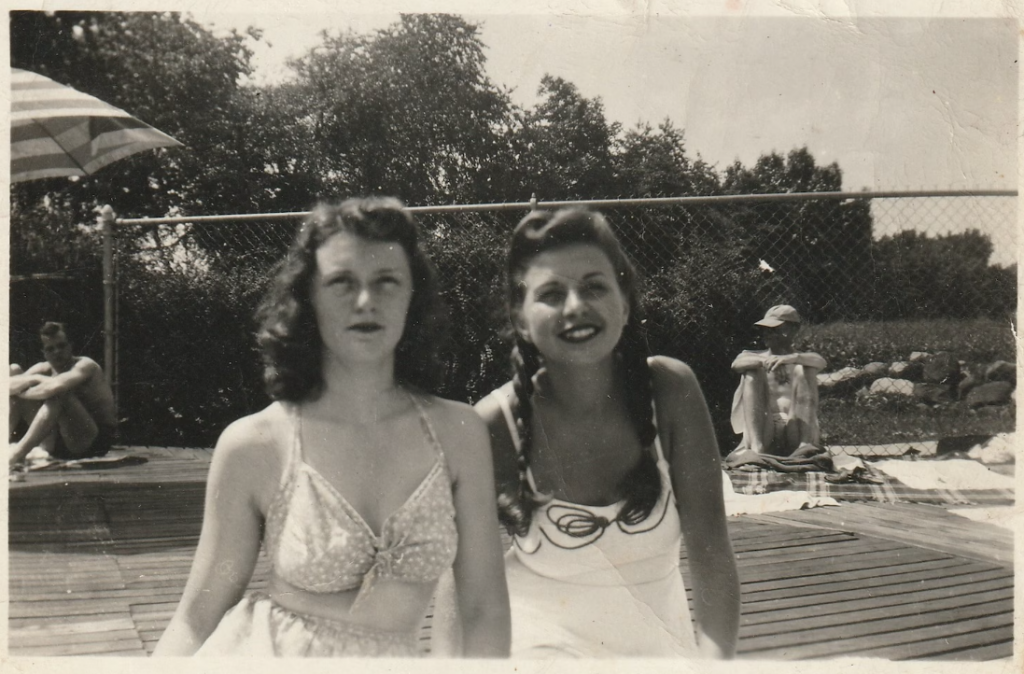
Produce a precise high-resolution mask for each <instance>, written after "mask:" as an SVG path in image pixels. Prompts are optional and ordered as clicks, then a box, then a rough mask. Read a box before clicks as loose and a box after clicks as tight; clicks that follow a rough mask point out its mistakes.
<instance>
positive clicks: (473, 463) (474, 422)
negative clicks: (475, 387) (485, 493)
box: [424, 396, 491, 483]
mask: <svg viewBox="0 0 1024 674" xmlns="http://www.w3.org/2000/svg"><path fill="white" fill-rule="evenodd" d="M424 409H425V411H426V413H427V415H428V416H429V418H430V422H431V426H432V427H433V429H434V432H435V433H436V434H437V441H438V442H439V443H440V444H441V449H442V450H443V451H444V456H445V461H446V463H447V464H448V469H449V471H450V472H451V476H452V480H453V482H455V483H458V482H459V480H460V477H462V476H466V475H469V476H471V477H472V476H479V475H480V474H482V473H483V472H487V473H489V472H490V460H491V452H490V438H489V437H488V435H487V427H486V426H485V425H484V422H483V420H482V419H481V418H480V416H479V415H478V414H477V413H476V412H475V411H474V410H473V408H472V407H470V406H469V405H467V404H466V403H461V402H456V401H454V400H446V399H444V398H438V397H436V396H426V397H425V404H424Z"/></svg>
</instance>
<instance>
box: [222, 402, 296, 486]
mask: <svg viewBox="0 0 1024 674" xmlns="http://www.w3.org/2000/svg"><path fill="white" fill-rule="evenodd" d="M292 437H293V436H292V427H291V421H290V419H289V418H288V414H287V411H286V410H285V408H284V407H283V406H282V405H281V404H280V403H273V404H271V405H270V406H269V407H266V408H264V409H263V410H260V411H259V412H256V413H255V414H250V415H248V416H245V417H242V418H241V419H238V420H237V421H234V422H232V423H231V424H230V425H229V426H228V427H227V428H225V429H224V432H223V433H221V435H220V438H219V439H218V440H217V446H216V447H215V448H214V450H213V464H212V466H211V468H210V470H211V479H213V478H214V477H216V476H221V475H223V476H225V477H229V479H230V481H232V482H234V481H235V480H239V481H240V482H242V483H243V484H246V483H247V484H248V485H250V486H252V487H253V489H254V491H257V492H258V490H260V489H261V488H262V486H264V485H267V484H276V483H277V479H276V478H277V477H278V476H279V474H280V470H281V467H282V465H283V463H284V458H285V453H286V451H287V449H288V447H289V445H290V442H291V439H292Z"/></svg>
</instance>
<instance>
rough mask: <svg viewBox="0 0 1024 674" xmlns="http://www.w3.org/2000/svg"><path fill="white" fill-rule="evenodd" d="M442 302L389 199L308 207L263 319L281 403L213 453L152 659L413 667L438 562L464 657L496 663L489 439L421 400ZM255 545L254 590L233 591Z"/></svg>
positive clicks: (502, 630)
mask: <svg viewBox="0 0 1024 674" xmlns="http://www.w3.org/2000/svg"><path fill="white" fill-rule="evenodd" d="M440 309H441V307H440V302H439V299H438V294H437V285H436V281H435V275H434V271H433V267H432V265H431V264H430V261H429V260H428V258H427V257H426V254H425V253H424V251H423V249H422V247H421V245H420V243H419V238H418V233H417V229H416V226H415V223H414V221H413V218H412V215H411V214H410V213H409V211H407V210H406V209H405V208H404V207H403V206H402V204H401V203H400V202H399V201H398V200H396V199H391V198H379V197H373V198H365V199H349V200H348V201H345V202H343V203H341V204H340V205H322V206H320V207H318V208H316V209H315V210H314V211H313V213H312V214H311V216H310V218H309V219H308V220H307V221H306V223H305V224H304V226H303V227H302V229H301V231H300V232H299V235H298V237H297V238H296V240H295V242H294V244H293V245H292V247H291V249H290V250H289V252H288V255H287V257H286V258H285V260H284V261H283V263H282V264H281V266H280V268H279V270H278V273H277V276H276V278H275V279H274V282H273V284H272V286H271V289H270V292H269V293H268V295H267V298H266V300H265V302H264V304H263V307H262V308H261V312H260V318H261V323H262V325H261V328H260V332H259V344H260V347H261V349H262V352H263V357H264V361H265V369H264V378H265V380H266V384H267V389H268V392H269V393H270V395H271V397H272V398H274V400H275V402H273V403H272V404H271V405H270V406H269V407H267V408H266V409H264V410H262V411H259V412H257V413H255V414H253V415H250V416H247V417H244V418H242V419H240V420H238V421H236V422H235V423H233V424H232V425H231V426H229V427H228V429H227V430H225V431H224V433H223V434H222V435H221V437H220V440H219V441H218V443H217V447H216V449H215V451H214V453H213V462H212V465H211V467H210V477H209V481H208V485H207V498H206V511H205V513H204V516H203V529H202V533H201V535H200V538H199V546H198V548H197V550H196V556H195V561H194V562H193V565H192V573H191V575H190V576H189V580H188V583H187V585H186V587H185V593H184V597H183V598H182V600H181V603H180V604H179V606H178V609H177V611H176V612H175V614H174V617H173V618H172V619H171V623H170V625H168V627H167V629H166V631H165V632H164V634H163V636H162V637H161V639H160V643H159V644H158V645H157V649H156V654H157V655H188V654H193V653H196V651H197V650H198V654H199V655H247V656H316V657H326V656H389V657H400V656H401V657H404V656H415V655H419V654H420V640H419V626H420V623H421V621H422V619H423V617H424V615H425V614H426V611H427V608H428V606H429V604H430V600H431V596H432V595H433V593H434V589H435V586H436V585H437V581H438V579H439V578H440V577H441V576H443V575H451V573H450V571H451V570H454V582H455V588H456V598H457V603H458V607H459V610H460V611H461V612H462V613H463V614H464V615H466V616H467V618H466V626H467V629H466V630H465V635H464V638H463V647H464V654H465V655H471V656H478V657H479V656H501V655H507V654H508V647H509V613H508V599H507V594H506V585H505V578H504V565H503V564H502V559H501V542H500V537H499V535H498V518H497V516H496V512H495V508H494V491H493V490H494V486H493V470H492V468H491V453H490V451H489V449H488V441H487V430H486V428H485V427H484V424H483V423H481V421H480V418H479V417H478V416H477V415H476V414H474V413H473V409H472V408H470V407H469V406H468V405H465V404H463V403H455V402H451V401H447V400H442V399H440V398H437V397H435V396H433V395H431V394H430V393H429V391H430V390H431V389H432V388H433V387H434V386H435V385H436V384H437V383H438V379H437V375H438V370H439V368H438V359H437V358H436V355H435V349H436V346H437V340H438V336H439V335H438V332H439V331H438V329H437V328H438V327H439V326H440V324H441V322H440V319H441V317H442V313H441V311H440ZM261 543H262V545H263V548H264V552H265V553H266V556H267V558H268V560H269V562H270V566H271V571H270V574H269V580H268V583H267V587H266V589H265V590H261V591H258V592H250V593H248V594H245V590H246V587H247V586H248V583H249V580H250V577H251V575H252V572H253V568H254V567H255V565H256V560H257V555H258V553H259V550H260V546H261Z"/></svg>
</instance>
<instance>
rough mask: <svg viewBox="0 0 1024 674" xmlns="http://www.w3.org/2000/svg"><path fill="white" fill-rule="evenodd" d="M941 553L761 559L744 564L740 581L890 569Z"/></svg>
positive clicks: (894, 550)
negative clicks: (774, 561)
mask: <svg viewBox="0 0 1024 674" xmlns="http://www.w3.org/2000/svg"><path fill="white" fill-rule="evenodd" d="M942 558H943V557H942V556H939V553H935V555H934V556H931V557H929V556H928V555H927V553H921V552H920V551H915V550H912V549H909V548H905V547H903V548H901V547H899V546H897V547H893V548H889V549H882V550H863V551H858V552H857V554H847V555H842V556H840V557H838V558H836V557H835V556H829V555H827V556H825V557H823V558H818V559H808V560H801V561H800V562H799V563H793V562H784V563H773V562H772V560H770V559H769V560H760V561H759V562H758V564H756V565H754V566H753V567H751V566H747V565H743V564H741V565H740V580H741V581H743V582H744V583H746V582H756V581H762V580H772V581H776V580H781V579H787V578H806V577H811V576H820V575H833V574H836V573H845V572H847V571H853V570H855V569H857V568H864V569H871V568H876V569H887V568H890V567H892V566H893V565H899V564H901V563H903V562H904V560H906V561H907V562H908V563H909V562H918V561H922V560H924V559H942Z"/></svg>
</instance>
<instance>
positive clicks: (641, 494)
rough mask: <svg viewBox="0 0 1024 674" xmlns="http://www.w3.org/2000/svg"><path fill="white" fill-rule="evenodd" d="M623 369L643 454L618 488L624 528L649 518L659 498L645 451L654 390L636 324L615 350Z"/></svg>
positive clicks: (652, 434) (653, 432)
mask: <svg viewBox="0 0 1024 674" xmlns="http://www.w3.org/2000/svg"><path fill="white" fill-rule="evenodd" d="M616 350H617V351H618V352H619V356H620V358H621V365H622V373H623V379H624V384H625V387H626V412H627V414H628V415H629V420H630V422H631V423H632V424H633V428H635V429H636V432H637V435H638V436H639V438H640V446H641V447H642V448H643V449H644V451H642V452H641V454H640V460H639V461H638V462H637V465H636V466H635V467H634V468H633V469H632V470H631V471H629V472H628V473H627V474H626V475H624V476H623V478H622V482H621V483H620V485H619V489H620V493H621V494H623V495H624V497H625V499H626V502H625V503H624V504H623V506H622V511H621V512H620V513H619V519H620V520H622V521H623V522H625V523H627V524H632V523H637V522H641V521H643V520H644V519H646V518H647V516H648V515H650V514H651V511H652V510H653V509H654V506H655V504H656V503H657V502H658V498H659V497H660V496H661V489H662V484H661V474H660V473H659V472H658V464H657V461H656V460H655V458H654V455H653V454H652V453H651V452H649V451H647V448H648V447H650V446H651V445H652V444H654V441H655V439H656V438H657V434H658V430H657V427H656V426H655V424H654V406H653V405H652V404H651V400H652V399H653V396H654V389H653V386H652V384H651V369H650V367H649V366H648V364H647V346H646V342H645V341H644V339H643V335H642V334H641V333H640V328H639V321H635V320H634V321H630V322H629V323H628V324H627V325H626V327H625V329H624V330H623V332H622V338H621V340H620V341H619V346H618V348H617V349H616Z"/></svg>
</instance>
